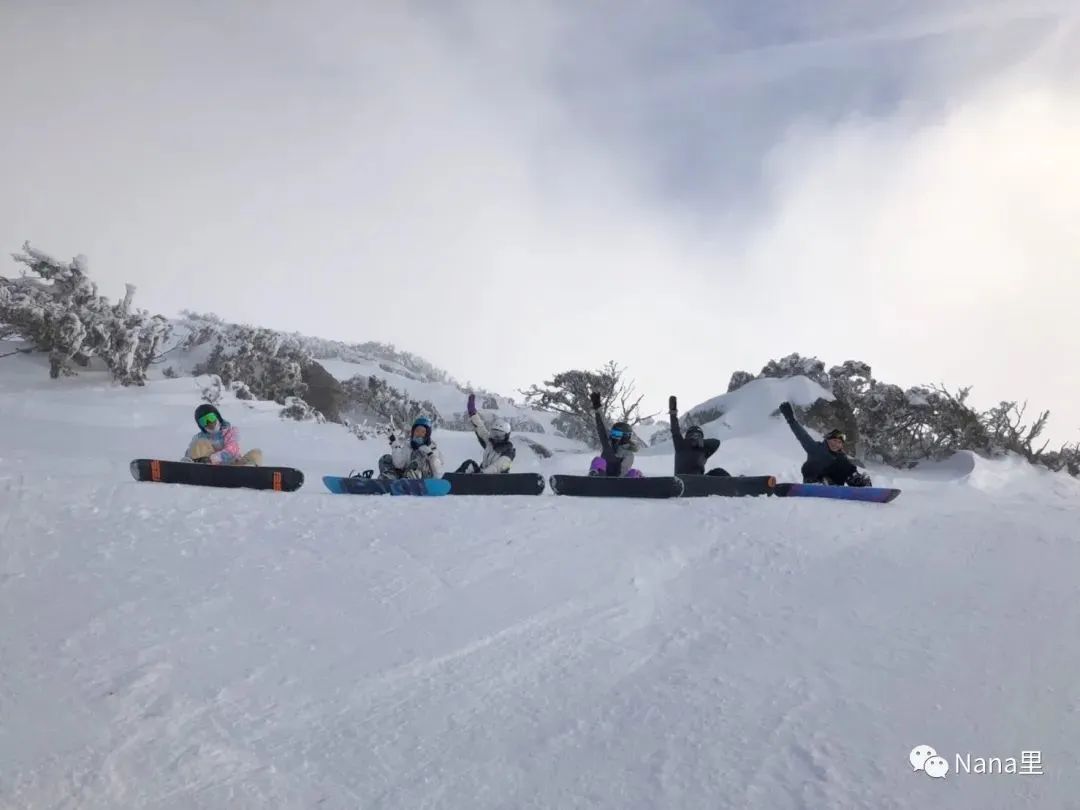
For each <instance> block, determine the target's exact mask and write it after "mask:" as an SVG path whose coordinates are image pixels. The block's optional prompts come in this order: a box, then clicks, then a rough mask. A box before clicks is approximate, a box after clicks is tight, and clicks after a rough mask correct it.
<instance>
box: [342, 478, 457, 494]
mask: <svg viewBox="0 0 1080 810" xmlns="http://www.w3.org/2000/svg"><path fill="white" fill-rule="evenodd" d="M323 484H325V485H326V488H327V489H328V490H330V491H331V492H333V493H334V494H335V495H449V494H450V482H449V481H443V480H442V479H441V478H399V479H397V480H395V481H386V480H383V479H381V478H342V477H341V476H337V475H324V476H323Z"/></svg>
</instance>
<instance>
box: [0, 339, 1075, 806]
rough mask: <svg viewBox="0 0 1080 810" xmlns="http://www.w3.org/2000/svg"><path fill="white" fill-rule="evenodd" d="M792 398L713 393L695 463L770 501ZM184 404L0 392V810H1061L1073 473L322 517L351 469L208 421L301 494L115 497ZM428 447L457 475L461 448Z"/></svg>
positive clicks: (917, 474) (343, 448)
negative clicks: (987, 764)
mask: <svg viewBox="0 0 1080 810" xmlns="http://www.w3.org/2000/svg"><path fill="white" fill-rule="evenodd" d="M808 383H809V381H807V380H805V379H801V378H800V379H794V380H763V381H758V382H755V383H751V384H750V385H748V386H746V387H745V388H744V389H740V391H738V392H735V394H733V395H730V396H731V397H732V398H733V399H732V401H730V402H729V403H728V404H729V406H730V410H729V412H728V413H726V414H725V416H724V417H723V418H722V420H718V422H717V423H713V424H711V425H709V426H707V429H708V431H709V432H710V434H711V435H721V434H723V436H722V437H723V438H724V440H725V443H724V446H723V447H722V449H721V451H720V453H719V454H718V457H717V458H716V463H717V464H720V465H722V466H725V467H727V468H728V469H731V470H732V471H734V472H769V473H774V474H776V475H778V476H780V477H788V478H790V477H791V476H793V475H794V474H795V473H796V472H797V470H798V466H799V463H800V461H801V458H800V456H799V454H798V447H797V445H796V444H795V441H794V439H793V438H792V437H790V434H787V433H786V430H787V429H786V427H785V426H784V425H783V423H782V422H780V420H778V419H775V418H771V417H770V416H769V414H770V413H771V410H772V409H775V406H776V404H777V403H778V402H779V401H780V400H779V399H777V397H778V396H779V397H780V398H781V399H783V398H791V399H792V400H793V401H796V402H798V401H800V398H802V397H812V396H814V395H815V392H814V390H813V389H812V387H811V386H812V384H809V385H808ZM736 395H738V396H736ZM773 400H776V401H775V402H774V401H773ZM195 404H197V390H196V389H195V387H194V385H193V383H192V381H191V380H190V379H186V380H185V379H178V380H160V381H154V382H153V383H151V384H150V385H149V386H147V387H146V388H143V389H126V390H125V389H120V388H114V387H111V386H109V385H106V384H104V383H103V382H102V381H101V379H100V378H98V377H96V376H95V375H92V374H89V375H84V376H81V377H78V378H74V379H65V380H58V381H52V380H48V379H47V378H46V375H45V373H44V372H43V371H42V369H41V367H40V365H38V364H37V362H36V360H35V359H34V358H31V357H21V356H20V357H14V358H8V359H5V360H4V361H3V363H2V364H0V462H2V464H0V807H3V808H89V809H97V808H102V809H104V808H110V809H111V808H121V807H122V808H155V810H163V809H165V808H169V809H171V808H176V809H177V810H180V809H181V808H182V809H183V810H191V809H192V808H271V807H272V808H468V809H469V810H476V809H479V808H510V807H512V808H612V809H613V810H614V808H619V809H620V810H623V809H625V808H695V809H696V808H750V807H754V808H757V807H760V808H776V809H777V810H785V809H786V808H863V807H874V808H930V807H950V808H1017V807H1047V808H1050V807H1053V808H1058V807H1067V806H1070V805H1071V803H1073V802H1074V801H1075V800H1074V797H1075V795H1076V792H1077V790H1078V789H1080V771H1078V769H1077V767H1076V765H1077V755H1078V750H1080V749H1078V748H1077V741H1076V739H1075V733H1074V730H1073V727H1074V725H1075V724H1074V723H1073V722H1072V718H1073V716H1074V714H1075V711H1076V706H1077V704H1078V697H1080V696H1078V687H1077V686H1076V679H1075V673H1076V672H1077V670H1078V669H1080V648H1078V644H1077V642H1076V638H1077V637H1078V635H1080V607H1078V604H1077V603H1078V600H1077V598H1076V594H1077V588H1076V584H1075V578H1076V571H1078V570H1080V544H1078V543H1077V540H1078V530H1077V526H1078V525H1080V485H1078V483H1077V482H1076V481H1074V480H1072V479H1069V478H1068V477H1066V476H1062V475H1053V474H1049V473H1046V472H1044V471H1040V470H1035V469H1032V468H1030V467H1028V466H1026V465H1024V464H1021V463H1019V462H1017V461H1015V460H1004V461H994V462H989V461H985V460H982V459H976V458H973V457H971V456H960V457H955V458H954V459H951V460H950V461H949V462H946V463H943V464H939V465H930V466H928V467H927V468H926V469H923V470H918V471H913V472H909V473H905V474H904V475H900V474H897V473H894V474H891V475H890V474H889V473H888V472H887V471H883V470H871V473H872V475H873V476H874V479H875V483H884V484H887V485H897V486H901V487H903V489H904V494H903V495H902V496H901V497H900V498H899V499H898V500H897V501H896V502H894V503H892V504H890V505H888V506H880V505H872V504H856V503H837V502H830V501H814V500H809V499H808V500H803V501H800V500H796V499H779V498H769V499H764V498H759V499H751V498H748V499H721V498H713V499H707V500H672V501H617V502H616V501H599V500H595V501H594V500H579V499H568V498H558V497H555V496H551V495H549V494H545V495H544V496H541V497H536V498H441V499H436V498H431V499H422V498H415V499H413V498H360V497H338V496H332V495H329V494H325V493H324V492H322V491H320V490H321V487H320V483H319V476H321V475H323V474H328V473H340V472H342V471H344V472H347V471H348V469H351V468H361V467H363V466H365V465H366V466H370V465H371V463H372V462H373V461H374V459H375V458H377V456H378V454H379V453H381V452H383V449H382V447H381V446H380V444H379V443H378V442H374V441H368V442H361V441H357V440H356V439H355V438H354V437H352V436H351V435H349V434H348V433H347V432H346V431H345V430H344V429H343V428H341V427H340V426H336V425H316V424H297V423H294V422H285V421H282V420H280V419H278V418H277V416H276V411H277V408H276V407H275V406H272V405H271V404H268V403H254V404H251V405H248V404H245V403H239V402H236V401H233V400H226V401H225V402H223V403H222V405H221V408H222V411H223V412H224V413H225V415H226V418H228V419H231V420H232V421H234V422H235V423H236V424H237V425H238V426H239V427H240V429H241V436H242V442H243V444H244V446H245V448H249V447H252V446H260V447H261V448H262V449H263V451H264V453H265V454H266V457H267V463H281V464H291V465H294V466H298V467H300V468H301V469H303V470H304V471H305V472H306V473H307V484H306V485H305V487H304V489H303V490H301V491H300V492H298V493H295V494H281V493H272V492H249V491H225V490H202V489H197V488H188V487H177V486H168V485H160V484H137V483H135V482H134V481H132V480H131V479H130V477H129V475H128V471H127V464H128V461H129V460H130V459H131V458H133V457H136V456H153V455H161V456H164V457H166V458H175V457H177V456H179V454H180V453H181V452H182V451H183V449H184V447H185V446H186V442H187V440H188V438H189V437H190V435H191V434H192V433H193V431H194V425H193V423H192V420H191V411H192V409H193V408H194V406H195ZM721 422H722V423H723V424H721ZM437 439H438V441H439V443H440V446H441V447H442V448H443V452H444V453H445V455H446V458H447V462H448V463H449V464H451V465H456V464H457V463H458V462H459V461H460V460H462V459H463V458H464V457H465V454H472V453H475V452H476V450H477V449H478V447H477V446H476V444H475V440H474V439H473V438H472V437H471V436H469V435H467V434H455V435H450V434H447V433H445V432H442V433H441V434H437ZM586 465H587V456H586V455H583V454H580V453H571V452H564V453H559V454H556V455H555V456H554V457H553V458H551V459H539V458H537V457H535V456H533V455H532V454H531V453H529V452H527V451H523V452H522V453H521V454H520V455H519V466H520V467H521V468H522V469H536V470H539V471H542V472H544V473H545V474H547V473H551V472H562V471H581V470H582V469H583V468H584V467H585V466H586ZM641 466H642V467H643V468H644V469H645V470H646V472H647V473H652V474H660V473H663V472H665V471H667V470H670V466H671V457H670V455H669V454H667V453H666V452H665V451H664V449H663V448H662V447H659V448H653V449H652V450H651V451H649V453H648V454H645V455H643V456H642V458H641ZM924 744H925V745H932V746H934V747H935V748H936V749H937V750H938V751H939V752H940V753H942V754H943V755H944V756H946V757H947V758H948V761H949V762H950V764H951V763H952V762H953V756H954V754H956V753H970V754H971V755H972V756H974V757H980V756H981V757H990V756H997V757H1016V758H1019V757H1020V754H1021V751H1022V750H1038V751H1040V752H1041V754H1042V759H1043V770H1044V773H1043V774H1042V775H1004V774H1001V775H977V774H964V773H959V774H957V773H954V772H953V771H952V770H950V773H949V774H948V775H947V776H946V777H945V778H943V779H931V778H929V777H928V776H926V775H925V774H923V773H914V772H913V771H912V768H911V766H910V764H909V763H908V752H909V751H910V750H911V748H912V747H914V746H916V745H924Z"/></svg>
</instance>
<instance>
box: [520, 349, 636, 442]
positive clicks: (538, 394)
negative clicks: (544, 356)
mask: <svg viewBox="0 0 1080 810" xmlns="http://www.w3.org/2000/svg"><path fill="white" fill-rule="evenodd" d="M625 371H626V370H625V369H623V368H619V366H618V364H617V363H615V361H614V360H612V361H610V362H608V363H607V364H605V365H604V366H603V367H601V368H599V369H597V370H596V371H581V370H579V369H572V370H570V371H563V372H560V373H559V374H556V375H555V376H554V377H552V378H551V379H550V380H545V381H544V383H543V387H541V386H538V385H533V386H531V387H530V388H527V389H524V390H523V391H522V392H521V393H522V394H523V395H524V396H525V404H526V405H528V406H529V407H532V408H536V409H537V410H540V411H548V412H549V413H554V414H556V417H555V419H553V420H552V425H554V427H555V429H556V430H558V431H559V432H560V433H562V434H563V435H564V436H566V437H567V438H568V439H576V440H578V441H581V442H585V443H586V444H588V445H589V446H590V447H596V446H597V445H598V444H599V440H598V438H597V435H596V423H595V421H594V419H593V411H592V405H591V403H590V400H589V395H590V394H591V393H593V392H595V393H598V394H600V402H601V412H602V413H603V415H604V417H605V418H606V419H607V420H608V422H609V423H610V422H619V421H622V422H629V423H630V424H631V425H636V424H638V423H639V422H640V421H641V418H642V417H641V414H640V413H639V406H640V404H641V400H642V397H641V395H639V394H637V393H636V391H635V384H634V382H633V381H632V380H626V379H625V378H624V374H625Z"/></svg>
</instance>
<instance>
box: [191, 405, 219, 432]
mask: <svg viewBox="0 0 1080 810" xmlns="http://www.w3.org/2000/svg"><path fill="white" fill-rule="evenodd" d="M211 413H212V414H213V415H214V416H216V417H217V420H218V422H224V421H225V420H224V419H222V418H221V411H219V410H218V409H217V408H215V407H214V406H213V405H211V404H210V403H208V402H204V403H203V404H202V405H200V406H199V407H198V408H196V409H195V426H196V427H198V428H199V430H203V429H204V425H203V423H202V421H201V420H202V419H203V417H205V416H206V415H207V414H211Z"/></svg>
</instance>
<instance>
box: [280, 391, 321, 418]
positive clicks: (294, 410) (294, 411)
mask: <svg viewBox="0 0 1080 810" xmlns="http://www.w3.org/2000/svg"><path fill="white" fill-rule="evenodd" d="M279 416H280V417H281V418H282V419H295V420H296V421H297V422H317V423H319V424H322V423H323V422H325V421H326V417H324V416H323V415H322V414H321V413H319V412H318V411H317V410H315V409H314V408H312V407H311V406H310V405H309V404H308V403H306V402H305V401H304V400H303V399H301V398H300V397H286V398H285V407H284V408H282V409H281V413H280V414H279Z"/></svg>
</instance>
